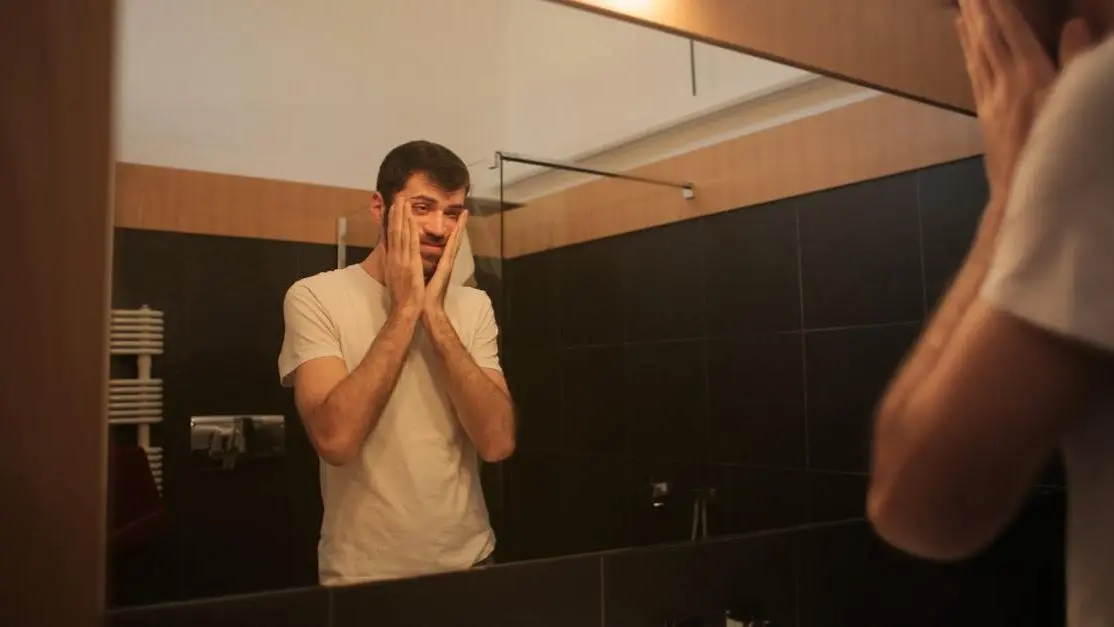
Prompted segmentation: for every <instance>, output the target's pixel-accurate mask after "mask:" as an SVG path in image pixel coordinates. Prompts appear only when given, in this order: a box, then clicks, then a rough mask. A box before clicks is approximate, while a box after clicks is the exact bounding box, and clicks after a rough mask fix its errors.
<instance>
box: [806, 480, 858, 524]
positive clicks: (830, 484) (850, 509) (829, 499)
mask: <svg viewBox="0 0 1114 627" xmlns="http://www.w3.org/2000/svg"><path fill="white" fill-rule="evenodd" d="M868 481H869V477H868V476H867V475H865V474H851V473H832V472H823V471H819V470H814V471H811V472H809V473H808V519H809V522H835V521H840V520H850V519H853V518H866V493H867V485H868Z"/></svg>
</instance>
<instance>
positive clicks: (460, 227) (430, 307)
mask: <svg viewBox="0 0 1114 627" xmlns="http://www.w3.org/2000/svg"><path fill="white" fill-rule="evenodd" d="M466 226H468V212H467V211H463V212H461V214H460V219H459V220H458V221H457V223H456V228H455V229H453V232H452V234H450V235H449V241H448V242H447V243H446V244H445V252H444V253H443V254H442V255H441V259H440V260H439V261H438V262H437V270H435V271H434V272H433V277H432V278H431V279H430V280H429V284H428V285H426V286H425V301H424V303H423V306H422V315H423V316H424V317H426V318H429V317H431V316H439V315H441V314H443V313H444V312H445V310H444V306H445V292H446V291H447V290H448V288H449V278H450V277H451V276H452V274H453V266H455V265H456V254H457V253H458V252H459V251H460V240H461V238H462V237H464V228H465V227H466Z"/></svg>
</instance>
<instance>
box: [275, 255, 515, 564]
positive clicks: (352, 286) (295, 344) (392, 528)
mask: <svg viewBox="0 0 1114 627" xmlns="http://www.w3.org/2000/svg"><path fill="white" fill-rule="evenodd" d="M389 304H390V296H389V294H388V292H387V289H386V288H385V287H384V286H383V285H382V284H380V283H379V282H377V281H376V280H375V279H373V278H372V277H371V276H370V275H369V274H368V273H367V272H366V271H364V269H363V268H362V267H361V266H360V265H358V264H357V265H353V266H349V267H347V268H345V269H343V270H333V271H331V272H323V273H321V274H317V275H315V276H311V277H307V278H305V279H302V280H300V281H298V282H297V283H295V284H294V285H293V286H292V287H291V288H290V290H289V291H288V292H287V294H286V300H285V304H284V313H285V317H286V336H285V338H284V340H283V345H282V353H281V354H280V356H279V362H278V363H279V376H280V377H281V380H282V383H283V385H286V386H291V385H293V382H294V377H295V376H296V374H297V373H296V370H297V368H298V366H300V365H301V364H303V363H305V362H306V361H309V360H311V359H315V358H318V357H338V358H340V359H343V360H344V362H345V364H346V365H347V366H348V371H349V372H352V370H353V369H355V368H356V366H357V365H359V363H360V361H361V360H363V358H364V355H365V354H366V353H367V351H368V349H369V348H370V347H371V343H372V341H373V340H374V339H375V336H376V334H377V333H378V332H379V330H380V329H381V328H382V326H383V324H384V323H385V322H386V320H387V314H388V311H389ZM445 312H446V313H447V314H448V316H449V319H450V321H451V322H452V325H453V328H455V329H456V332H457V334H458V335H459V337H460V340H461V343H462V344H463V345H464V346H465V347H466V348H468V350H469V352H470V353H471V355H472V357H473V359H475V360H476V363H477V364H478V365H479V366H480V367H481V368H486V369H494V370H498V369H499V357H498V349H497V345H496V337H497V335H498V329H497V327H496V324H495V316H494V314H493V312H492V308H491V300H490V299H489V298H488V296H487V294H485V293H484V292H482V291H480V290H476V289H472V288H469V287H463V286H455V285H453V286H450V287H449V288H448V291H447V293H446V295H445ZM438 359H439V358H438V356H437V355H436V353H435V352H434V349H433V347H432V345H431V344H430V342H429V340H428V338H427V337H426V335H425V331H424V329H423V328H422V326H421V325H418V327H417V330H416V332H415V335H414V341H413V343H412V344H411V347H410V352H409V354H408V355H407V357H406V361H405V363H404V365H403V367H402V372H401V373H400V375H399V378H398V383H397V384H396V385H395V388H394V391H393V392H392V394H391V397H390V399H389V400H388V402H387V405H386V407H385V408H384V409H383V413H382V415H381V416H380V417H379V422H378V423H377V424H376V426H375V428H374V429H373V430H372V432H371V434H370V435H369V436H368V438H367V440H366V441H365V442H364V445H363V448H362V450H361V451H360V456H359V458H358V459H357V460H355V461H353V462H351V463H349V464H347V465H345V466H341V467H336V466H331V465H329V464H326V463H324V462H322V463H321V494H322V498H323V501H324V505H325V516H324V519H323V520H322V523H321V539H320V542H319V545H318V572H319V576H320V580H321V583H322V584H325V585H339V584H349V583H356V582H361V581H376V580H382V579H396V578H402V577H412V576H416V575H422V574H429V573H436V572H444V571H451V570H462V569H466V568H469V567H471V566H473V565H474V564H476V563H478V562H480V561H483V560H484V559H486V558H487V557H488V556H489V555H490V554H491V551H492V550H493V548H494V546H495V536H494V533H493V532H492V530H491V525H490V524H489V522H488V516H487V508H486V506H485V504H484V497H483V491H482V489H481V487H480V475H479V460H478V456H477V454H476V450H475V447H474V446H473V445H472V442H471V440H469V438H468V436H467V434H466V433H465V432H464V429H463V427H462V426H461V424H460V421H459V420H458V419H457V417H456V413H455V411H454V410H453V406H452V403H451V401H450V399H449V395H448V388H447V381H445V379H444V374H443V371H442V369H441V366H440V364H439V363H438Z"/></svg>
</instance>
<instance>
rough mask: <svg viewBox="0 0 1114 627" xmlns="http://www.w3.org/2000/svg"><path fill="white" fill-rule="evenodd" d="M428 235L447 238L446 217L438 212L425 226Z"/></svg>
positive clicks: (430, 217)
mask: <svg viewBox="0 0 1114 627" xmlns="http://www.w3.org/2000/svg"><path fill="white" fill-rule="evenodd" d="M425 230H426V233H428V234H429V235H431V236H433V237H445V215H444V214H443V213H441V212H440V211H436V212H434V213H433V215H431V216H429V219H428V220H427V221H426V224H425Z"/></svg>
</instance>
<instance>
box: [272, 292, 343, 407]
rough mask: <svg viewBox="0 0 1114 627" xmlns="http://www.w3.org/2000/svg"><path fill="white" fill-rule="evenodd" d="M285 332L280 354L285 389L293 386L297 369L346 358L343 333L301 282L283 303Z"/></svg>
mask: <svg viewBox="0 0 1114 627" xmlns="http://www.w3.org/2000/svg"><path fill="white" fill-rule="evenodd" d="M282 310H283V318H284V319H285V323H286V331H285V334H284V336H283V339H282V351H281V352H280V353H279V360H278V367H279V380H280V381H281V382H282V385H283V386H285V387H291V386H293V385H294V376H293V375H294V373H295V372H296V371H297V370H298V367H299V366H301V365H302V364H304V363H306V362H307V361H309V360H311V359H317V358H319V357H338V358H341V359H343V353H341V350H340V334H339V333H338V332H337V328H336V325H335V324H334V323H333V320H332V318H331V317H329V314H328V312H326V311H325V307H324V306H323V305H322V304H321V301H320V300H319V299H318V298H317V296H316V295H315V294H314V293H313V290H311V289H309V288H308V287H306V286H305V285H304V284H302V283H295V284H294V285H293V286H292V287H291V288H290V289H289V290H287V292H286V298H285V299H284V300H283V306H282Z"/></svg>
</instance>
